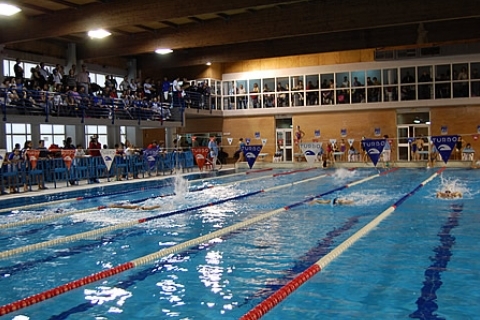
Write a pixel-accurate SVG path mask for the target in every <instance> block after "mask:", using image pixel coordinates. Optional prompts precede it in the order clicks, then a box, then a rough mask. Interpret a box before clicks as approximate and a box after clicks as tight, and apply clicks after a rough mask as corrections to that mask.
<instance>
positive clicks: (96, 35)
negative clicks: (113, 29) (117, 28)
mask: <svg viewBox="0 0 480 320" xmlns="http://www.w3.org/2000/svg"><path fill="white" fill-rule="evenodd" d="M109 35H111V33H110V32H108V31H107V30H104V29H97V30H90V31H88V36H89V37H90V38H92V39H103V38H105V37H108V36H109Z"/></svg>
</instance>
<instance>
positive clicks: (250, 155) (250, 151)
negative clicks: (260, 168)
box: [242, 145, 263, 169]
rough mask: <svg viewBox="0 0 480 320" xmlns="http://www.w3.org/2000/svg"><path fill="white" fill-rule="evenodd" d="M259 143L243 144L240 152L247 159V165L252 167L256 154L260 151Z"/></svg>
mask: <svg viewBox="0 0 480 320" xmlns="http://www.w3.org/2000/svg"><path fill="white" fill-rule="evenodd" d="M262 147H263V146H261V145H251V146H243V147H242V152H243V154H244V156H245V159H247V163H248V167H249V168H250V169H252V167H253V165H254V164H255V161H256V160H257V157H258V154H259V153H260V151H262Z"/></svg>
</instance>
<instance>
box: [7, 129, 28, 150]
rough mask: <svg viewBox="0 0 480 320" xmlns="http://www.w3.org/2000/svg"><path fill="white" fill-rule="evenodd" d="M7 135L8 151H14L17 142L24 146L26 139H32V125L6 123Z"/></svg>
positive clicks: (21, 146)
mask: <svg viewBox="0 0 480 320" xmlns="http://www.w3.org/2000/svg"><path fill="white" fill-rule="evenodd" d="M5 135H6V137H5V138H6V140H7V151H12V150H13V148H14V147H15V144H17V143H18V144H20V148H23V146H24V144H25V141H27V140H32V132H31V126H30V124H28V123H6V124H5Z"/></svg>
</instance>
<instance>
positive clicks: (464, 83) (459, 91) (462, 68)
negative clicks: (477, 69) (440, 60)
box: [452, 63, 469, 98]
mask: <svg viewBox="0 0 480 320" xmlns="http://www.w3.org/2000/svg"><path fill="white" fill-rule="evenodd" d="M468 76H469V70H468V63H457V64H454V65H453V79H452V80H453V97H454V98H466V97H468V96H469V92H468Z"/></svg>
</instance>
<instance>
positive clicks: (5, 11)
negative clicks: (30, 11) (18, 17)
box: [0, 3, 22, 17]
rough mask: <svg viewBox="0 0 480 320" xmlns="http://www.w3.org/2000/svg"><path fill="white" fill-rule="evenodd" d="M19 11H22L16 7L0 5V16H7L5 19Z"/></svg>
mask: <svg viewBox="0 0 480 320" xmlns="http://www.w3.org/2000/svg"><path fill="white" fill-rule="evenodd" d="M20 11H22V9H20V8H19V7H17V6H13V5H11V4H7V3H0V15H2V16H7V17H9V16H13V15H14V14H17V13H19V12H20Z"/></svg>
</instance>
